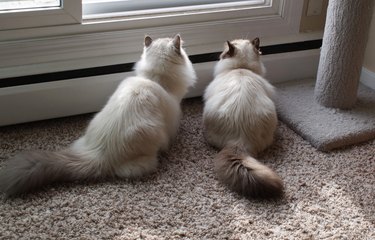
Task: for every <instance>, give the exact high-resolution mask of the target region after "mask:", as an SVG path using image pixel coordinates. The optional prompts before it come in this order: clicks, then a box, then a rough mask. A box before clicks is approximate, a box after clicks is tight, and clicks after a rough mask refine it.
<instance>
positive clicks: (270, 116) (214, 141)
mask: <svg viewBox="0 0 375 240" xmlns="http://www.w3.org/2000/svg"><path fill="white" fill-rule="evenodd" d="M260 55H261V53H260V50H259V38H255V39H254V40H252V41H249V40H244V39H238V40H233V41H231V42H229V41H228V42H226V43H225V50H224V52H223V53H222V54H221V56H220V60H219V62H218V63H217V65H216V67H215V73H214V76H215V78H214V80H213V81H212V82H211V83H210V84H209V85H208V87H207V88H206V90H205V93H204V101H205V106H204V112H203V125H204V135H205V138H206V140H207V141H208V143H210V144H211V145H213V146H215V147H217V148H219V149H221V151H220V152H219V154H218V155H217V156H216V158H215V159H214V167H215V171H216V173H217V175H218V178H219V179H220V180H221V181H222V182H223V183H224V184H226V185H227V186H229V188H231V189H232V190H234V191H236V192H238V193H240V194H243V195H245V196H247V197H275V196H280V195H281V194H282V192H283V183H282V180H281V179H280V177H279V176H278V175H277V174H276V173H275V172H274V171H272V170H271V169H270V168H269V167H267V166H266V165H264V164H262V163H260V162H259V161H257V160H256V156H257V154H258V153H260V152H261V151H263V150H264V149H266V148H267V147H268V146H270V145H271V144H272V142H273V138H274V132H275V130H276V126H277V115H276V109H275V105H274V102H273V101H272V96H273V95H274V87H273V86H272V85H271V84H270V83H269V82H268V81H267V80H266V79H265V78H263V77H262V76H263V75H264V74H265V68H264V65H263V63H262V62H261V61H260Z"/></svg>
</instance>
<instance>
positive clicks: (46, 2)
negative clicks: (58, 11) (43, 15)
mask: <svg viewBox="0 0 375 240" xmlns="http://www.w3.org/2000/svg"><path fill="white" fill-rule="evenodd" d="M59 6H61V0H1V1H0V11H17V10H26V9H34V8H49V7H59Z"/></svg>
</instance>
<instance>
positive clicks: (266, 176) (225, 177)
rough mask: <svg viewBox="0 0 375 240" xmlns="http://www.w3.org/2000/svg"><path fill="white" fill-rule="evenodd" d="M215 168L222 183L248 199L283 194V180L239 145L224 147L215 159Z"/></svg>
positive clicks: (273, 196)
mask: <svg viewBox="0 0 375 240" xmlns="http://www.w3.org/2000/svg"><path fill="white" fill-rule="evenodd" d="M214 168H215V172H216V174H217V176H218V178H219V180H220V181H221V182H223V183H224V184H225V185H227V186H228V187H229V188H230V189H232V190H233V191H236V192H238V193H239V194H241V195H244V196H246V197H251V198H275V197H280V196H281V195H282V193H283V188H284V187H283V182H282V180H281V178H280V177H279V176H278V175H277V174H276V173H275V172H274V171H272V170H271V169H270V168H269V167H267V166H266V165H264V164H262V163H260V162H258V161H257V160H256V159H255V158H253V157H251V156H249V154H248V153H247V152H246V150H244V148H242V147H240V146H238V145H232V144H230V145H228V146H226V147H224V148H223V150H221V151H220V152H219V153H218V155H217V156H216V158H215V159H214Z"/></svg>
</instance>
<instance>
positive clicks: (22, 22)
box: [0, 0, 82, 31]
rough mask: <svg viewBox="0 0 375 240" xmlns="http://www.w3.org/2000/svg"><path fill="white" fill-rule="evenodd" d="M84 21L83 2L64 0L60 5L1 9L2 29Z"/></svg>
mask: <svg viewBox="0 0 375 240" xmlns="http://www.w3.org/2000/svg"><path fill="white" fill-rule="evenodd" d="M81 22H82V4H81V2H80V1H78V0H63V2H62V6H60V7H48V8H34V9H21V10H13V11H0V31H3V30H12V29H24V28H33V27H44V26H56V25H66V24H75V23H81Z"/></svg>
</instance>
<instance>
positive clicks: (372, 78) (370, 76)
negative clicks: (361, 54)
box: [360, 67, 375, 90]
mask: <svg viewBox="0 0 375 240" xmlns="http://www.w3.org/2000/svg"><path fill="white" fill-rule="evenodd" d="M360 82H361V83H362V84H363V85H366V86H367V87H369V88H371V89H374V90H375V72H372V71H370V70H368V69H367V68H365V67H362V73H361V78H360Z"/></svg>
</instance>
